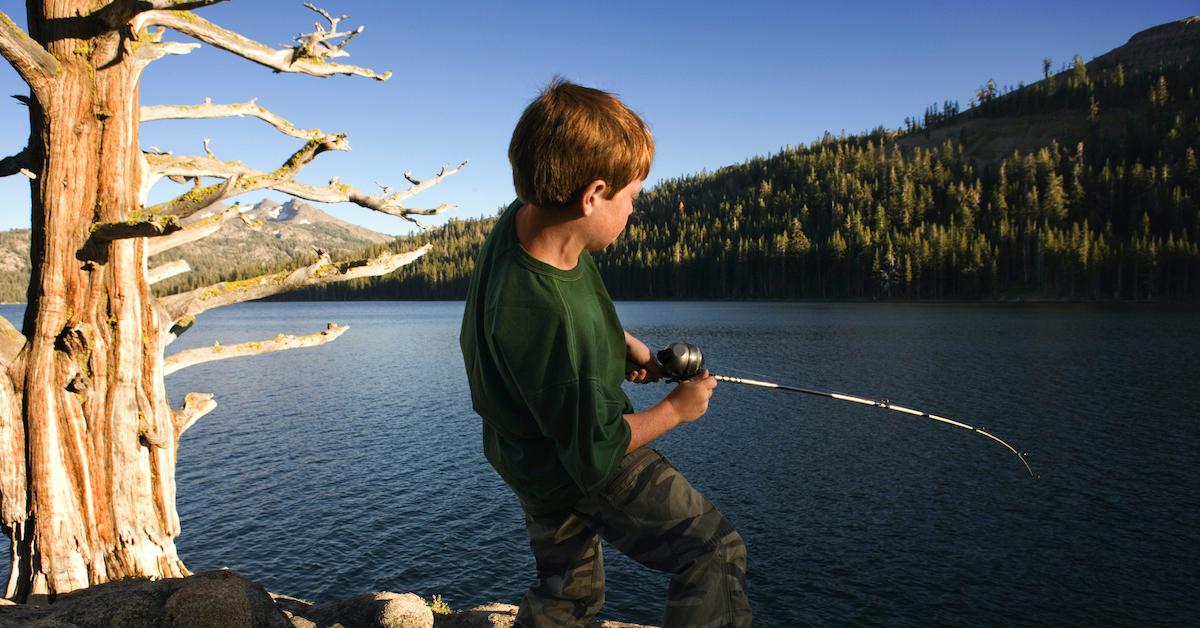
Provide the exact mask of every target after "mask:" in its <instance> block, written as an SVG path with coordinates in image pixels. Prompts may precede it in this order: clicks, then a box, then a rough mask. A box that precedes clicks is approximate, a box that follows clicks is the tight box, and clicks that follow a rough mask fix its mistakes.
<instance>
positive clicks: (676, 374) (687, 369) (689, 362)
mask: <svg viewBox="0 0 1200 628" xmlns="http://www.w3.org/2000/svg"><path fill="white" fill-rule="evenodd" d="M657 357H658V361H659V363H660V364H661V365H662V368H663V372H664V373H666V374H667V375H669V376H671V379H672V380H673V381H682V380H685V379H688V378H690V377H694V376H696V375H699V374H700V372H701V371H703V370H704V355H703V354H702V353H701V352H700V347H697V346H696V345H694V344H690V343H685V342H675V343H671V346H669V347H667V348H666V349H663V350H662V351H659V352H658V356H657ZM712 377H713V379H715V380H717V381H719V382H728V383H731V384H741V385H743V386H756V387H759V388H773V389H776V390H785V391H788V392H798V393H803V394H806V395H814V396H817V397H826V398H829V399H837V400H839V401H848V402H850V403H857V404H860V405H864V406H871V407H875V408H881V409H884V410H892V411H895V412H901V413H904V414H908V415H911V416H915V417H919V418H923V419H930V420H933V421H937V422H939V423H945V424H946V425H952V426H954V427H957V428H961V429H964V430H968V431H971V432H975V433H976V434H979V435H981V436H986V437H988V438H990V439H992V440H994V441H996V442H997V443H1000V444H1001V445H1003V446H1004V447H1005V448H1006V449H1008V450H1009V451H1011V452H1013V453H1014V454H1016V456H1017V459H1019V460H1020V461H1021V464H1023V465H1025V470H1026V471H1028V472H1029V477H1031V478H1034V479H1036V478H1037V477H1038V476H1037V474H1035V473H1034V472H1033V468H1032V467H1030V466H1029V462H1028V461H1026V460H1025V454H1023V453H1021V452H1020V451H1017V448H1016V447H1013V446H1012V445H1010V444H1009V443H1008V441H1006V440H1004V439H1003V438H1000V437H999V436H996V435H995V434H992V433H991V432H989V431H987V430H985V429H983V428H981V427H975V426H973V425H968V424H966V423H963V422H962V421H957V420H955V419H950V418H946V417H944V416H938V415H936V414H930V413H928V412H925V411H923V410H914V409H912V408H908V407H905V406H900V405H896V404H894V403H892V402H891V401H888V400H887V399H879V400H876V399H867V398H865V397H856V396H854V395H847V394H843V393H838V392H828V391H824V390H812V389H809V388H799V387H796V386H784V385H782V384H776V383H774V382H768V381H760V380H756V379H747V378H743V377H731V376H728V375H712Z"/></svg>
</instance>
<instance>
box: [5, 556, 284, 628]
mask: <svg viewBox="0 0 1200 628" xmlns="http://www.w3.org/2000/svg"><path fill="white" fill-rule="evenodd" d="M9 625H13V626H30V627H41V628H68V627H69V628H193V627H195V628H206V627H209V626H213V627H220V628H291V627H292V624H291V622H289V621H288V620H287V618H286V617H285V616H284V615H283V612H282V611H280V610H279V609H278V608H276V606H275V603H274V601H272V600H271V596H270V595H269V594H268V593H267V592H266V590H265V589H263V588H262V587H261V586H259V585H257V584H255V583H253V582H250V581H249V580H246V579H245V578H243V577H242V576H240V575H238V574H237V573H234V572H232V571H228V570H213V571H206V572H203V573H199V574H196V575H193V576H189V577H187V578H171V579H166V580H124V581H118V582H110V583H108V584H102V585H98V586H94V587H88V588H87V589H82V590H80V591H74V592H72V593H67V594H64V595H60V596H58V599H56V600H55V601H54V603H53V604H51V605H49V606H24V605H16V606H4V607H0V628H7V627H8V626H9Z"/></svg>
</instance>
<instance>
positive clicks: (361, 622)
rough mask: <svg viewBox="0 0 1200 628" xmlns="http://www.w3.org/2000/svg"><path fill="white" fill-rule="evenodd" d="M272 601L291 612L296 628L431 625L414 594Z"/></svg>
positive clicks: (413, 627) (429, 616)
mask: <svg viewBox="0 0 1200 628" xmlns="http://www.w3.org/2000/svg"><path fill="white" fill-rule="evenodd" d="M275 602H276V604H278V605H279V607H280V608H281V609H283V610H284V612H286V613H288V614H289V615H291V620H292V625H293V626H295V627H296V628H310V627H311V626H321V627H326V626H328V627H329V628H337V627H341V628H432V627H433V611H431V610H429V606H427V605H426V604H425V600H423V599H421V598H420V597H419V596H417V595H415V594H413V593H403V594H401V593H391V592H389V591H384V592H379V593H365V594H363V595H359V596H355V597H352V598H347V599H344V600H338V601H336V602H329V603H327V604H320V605H317V606H313V605H311V604H308V603H307V602H304V601H302V600H297V599H295V598H288V597H286V596H276V598H275Z"/></svg>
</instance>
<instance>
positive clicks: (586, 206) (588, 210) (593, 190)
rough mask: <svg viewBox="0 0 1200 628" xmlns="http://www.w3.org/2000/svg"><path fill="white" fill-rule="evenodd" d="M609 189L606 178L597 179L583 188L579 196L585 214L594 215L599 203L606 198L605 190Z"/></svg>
mask: <svg viewBox="0 0 1200 628" xmlns="http://www.w3.org/2000/svg"><path fill="white" fill-rule="evenodd" d="M607 190H608V184H607V183H605V182H604V179H596V180H595V181H592V182H591V183H589V184H587V186H586V187H584V188H583V194H581V195H580V196H579V205H580V209H582V211H583V215H584V216H590V215H592V212H593V211H595V209H596V205H597V203H598V202H599V201H601V200H604V192H605V191H607Z"/></svg>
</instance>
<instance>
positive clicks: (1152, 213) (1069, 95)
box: [294, 18, 1200, 300]
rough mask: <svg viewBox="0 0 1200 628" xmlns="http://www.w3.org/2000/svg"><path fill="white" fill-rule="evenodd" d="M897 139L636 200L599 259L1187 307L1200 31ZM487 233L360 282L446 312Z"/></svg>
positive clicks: (645, 284) (619, 270)
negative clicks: (442, 306) (442, 304)
mask: <svg viewBox="0 0 1200 628" xmlns="http://www.w3.org/2000/svg"><path fill="white" fill-rule="evenodd" d="M1049 68H1050V61H1049V60H1047V61H1046V63H1045V65H1044V68H1043V71H1044V73H1045V74H1044V77H1043V78H1042V80H1040V81H1038V82H1036V83H1034V84H1032V85H1029V86H1018V87H1016V88H1007V89H1000V88H997V87H996V86H995V85H994V84H993V83H992V82H990V81H989V82H988V83H986V84H985V85H983V86H982V87H981V88H980V90H979V92H978V93H977V95H976V98H974V99H972V102H971V103H970V105H969V107H968V108H967V109H966V110H965V111H959V105H958V104H957V103H953V102H946V103H943V104H942V105H940V106H935V107H930V109H929V110H927V111H926V112H925V115H924V116H922V117H914V118H911V119H910V120H909V121H908V122H907V125H906V128H904V129H901V130H897V131H892V130H887V129H883V128H879V129H876V130H874V131H872V132H869V133H866V134H862V135H858V136H853V137H833V136H829V135H826V137H825V138H823V139H821V140H819V141H817V142H815V143H813V144H812V145H809V146H800V147H797V148H788V149H784V150H782V151H780V152H779V153H777V154H775V155H771V156H767V157H759V158H755V159H751V160H750V161H747V162H745V163H742V164H738V165H735V166H730V167H727V168H722V169H720V170H718V171H717V172H713V173H701V174H698V175H695V176H689V177H684V178H680V179H674V180H669V181H663V182H660V183H658V184H657V185H655V186H654V188H653V189H651V190H648V191H647V192H646V193H644V194H643V195H642V197H641V198H640V199H639V201H638V203H637V206H636V208H637V213H636V214H635V219H634V220H633V221H632V222H631V224H630V226H629V228H628V230H627V232H626V233H625V234H624V235H623V236H622V237H621V238H620V239H619V240H618V241H617V242H616V243H615V244H614V245H613V246H612V247H610V248H609V249H608V250H607V251H605V252H604V253H602V254H599V255H598V256H597V258H598V261H599V263H600V266H601V268H602V271H603V273H604V275H605V281H606V282H607V284H608V286H609V289H610V292H611V293H612V295H613V296H614V297H616V298H935V299H937V298H968V299H973V298H1081V299H1139V300H1142V299H1161V298H1168V299H1195V298H1197V297H1200V220H1198V217H1197V216H1198V213H1200V212H1198V205H1197V199H1198V198H1200V170H1198V167H1197V152H1198V151H1200V95H1198V93H1197V92H1198V91H1200V20H1197V19H1196V18H1191V19H1189V20H1185V21H1181V22H1176V23H1173V24H1166V25H1163V26H1160V27H1156V28H1155V29H1150V30H1148V31H1145V32H1143V33H1139V34H1138V35H1136V36H1134V37H1133V38H1132V39H1131V40H1130V42H1129V43H1128V44H1126V45H1125V46H1122V47H1121V48H1119V49H1117V50H1114V51H1112V52H1110V53H1108V54H1106V55H1103V56H1101V57H1098V58H1096V59H1094V60H1093V61H1092V62H1091V63H1087V64H1085V63H1084V62H1083V60H1082V59H1079V58H1076V59H1075V60H1074V63H1072V64H1069V65H1067V66H1066V67H1064V68H1063V69H1062V70H1061V71H1060V72H1057V73H1052V72H1050V69H1049ZM490 224H491V221H489V220H482V221H452V222H451V223H450V224H449V225H447V226H446V227H444V228H441V229H438V230H435V231H433V232H431V233H428V234H423V235H420V236H417V237H414V238H410V239H408V240H409V241H404V240H402V241H400V242H399V243H398V246H399V247H400V248H409V247H412V246H414V245H415V244H416V242H434V243H435V249H434V251H435V252H434V253H431V254H430V255H427V256H426V257H425V258H424V259H422V261H421V262H420V263H419V264H415V265H413V266H411V267H407V268H405V269H403V270H402V271H401V272H400V273H398V274H397V275H396V276H393V277H391V278H387V279H384V280H381V281H378V282H375V283H373V284H371V285H365V284H363V285H339V286H336V287H330V288H329V289H328V290H327V291H325V292H320V293H309V294H307V295H299V294H297V295H294V296H296V297H301V296H304V297H307V298H314V297H323V298H381V299H395V298H416V299H421V298H461V297H462V296H463V295H464V293H465V289H466V284H467V281H468V276H469V273H470V270H471V260H472V258H473V255H474V252H475V250H476V249H477V247H478V246H479V244H480V243H481V242H482V240H483V238H484V236H485V234H486V232H487V230H488V228H489V227H490Z"/></svg>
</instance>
